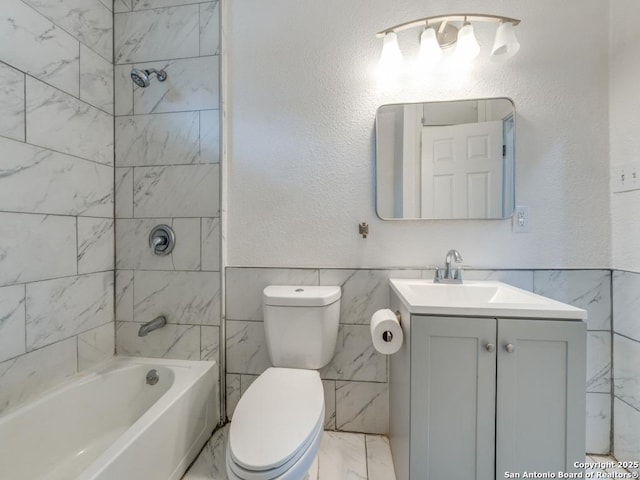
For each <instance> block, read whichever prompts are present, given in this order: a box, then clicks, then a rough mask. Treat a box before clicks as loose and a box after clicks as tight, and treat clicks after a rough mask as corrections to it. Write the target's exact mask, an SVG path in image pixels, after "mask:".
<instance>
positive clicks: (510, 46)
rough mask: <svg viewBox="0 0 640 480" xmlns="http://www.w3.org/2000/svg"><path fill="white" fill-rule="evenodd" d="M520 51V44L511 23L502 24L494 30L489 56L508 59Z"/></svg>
mask: <svg viewBox="0 0 640 480" xmlns="http://www.w3.org/2000/svg"><path fill="white" fill-rule="evenodd" d="M518 50H520V43H519V42H518V39H517V38H516V34H515V32H514V31H513V23H511V22H502V23H501V24H500V26H499V27H498V30H496V38H495V40H494V42H493V49H492V50H491V55H496V56H502V57H510V56H512V55H515V54H516V53H517V52H518Z"/></svg>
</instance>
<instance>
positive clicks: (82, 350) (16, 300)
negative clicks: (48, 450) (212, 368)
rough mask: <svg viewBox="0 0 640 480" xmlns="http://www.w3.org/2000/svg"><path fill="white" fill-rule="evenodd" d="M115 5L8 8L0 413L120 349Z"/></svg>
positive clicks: (4, 26) (41, 3) (83, 1)
mask: <svg viewBox="0 0 640 480" xmlns="http://www.w3.org/2000/svg"><path fill="white" fill-rule="evenodd" d="M112 23H113V15H112V12H111V10H110V9H109V8H107V7H106V6H105V5H104V4H103V3H101V2H99V1H98V0H66V1H65V2H52V1H49V0H23V1H21V0H3V1H2V8H1V9H0V43H1V44H2V45H5V46H7V47H8V48H4V49H2V51H1V52H0V151H1V152H2V155H0V412H2V411H4V410H6V409H8V408H11V407H12V406H14V405H16V404H18V403H21V402H23V401H25V400H26V399H28V398H29V397H31V396H33V395H36V394H38V393H39V392H41V391H43V390H45V389H47V388H49V387H52V386H55V385H56V384H57V383H59V382H61V381H63V380H64V379H65V378H67V377H69V376H71V375H73V374H75V373H76V372H78V371H79V370H82V369H85V368H88V367H91V366H92V365H94V364H95V363H96V362H100V361H102V360H104V359H106V358H109V357H111V356H112V355H113V352H114V309H113V292H114V274H113V268H114V261H113V244H114V220H113V206H114V191H113V190H114V187H113V163H114V162H113V148H114V145H113V98H112V92H113V64H112V60H111V59H112V56H113V51H112V50H113V49H112V38H113V25H112Z"/></svg>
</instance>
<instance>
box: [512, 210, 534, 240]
mask: <svg viewBox="0 0 640 480" xmlns="http://www.w3.org/2000/svg"><path fill="white" fill-rule="evenodd" d="M529 221H530V219H529V207H526V206H524V205H520V206H517V207H516V209H515V211H514V212H513V231H514V232H515V233H528V232H529Z"/></svg>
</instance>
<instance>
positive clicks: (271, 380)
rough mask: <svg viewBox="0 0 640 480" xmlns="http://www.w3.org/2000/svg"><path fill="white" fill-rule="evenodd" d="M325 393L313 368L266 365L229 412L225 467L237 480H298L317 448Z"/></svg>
mask: <svg viewBox="0 0 640 480" xmlns="http://www.w3.org/2000/svg"><path fill="white" fill-rule="evenodd" d="M323 424H324V393H323V390H322V382H321V380H320V375H319V374H318V372H316V371H314V370H299V369H290V368H273V367H272V368H269V369H267V370H266V371H265V372H264V373H263V374H262V375H260V376H259V377H258V378H257V379H256V380H255V381H254V382H253V383H252V384H251V386H250V387H249V388H248V389H247V391H246V392H245V394H244V395H243V396H242V399H241V401H240V402H239V403H238V406H237V407H236V410H235V412H234V414H233V421H232V422H231V427H230V430H229V439H228V447H227V466H228V467H230V468H228V470H231V472H232V473H233V475H234V476H233V477H232V476H230V478H237V479H242V480H272V479H278V480H285V479H292V480H294V479H300V478H302V477H303V476H304V474H305V473H306V472H307V470H308V469H309V467H310V466H311V464H312V463H313V460H314V459H315V456H316V454H317V452H318V447H319V446H320V439H321V437H322V427H323Z"/></svg>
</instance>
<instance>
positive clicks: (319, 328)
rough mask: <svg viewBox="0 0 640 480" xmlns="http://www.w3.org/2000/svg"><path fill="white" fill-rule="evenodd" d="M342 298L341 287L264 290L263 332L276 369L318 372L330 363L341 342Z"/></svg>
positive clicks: (271, 287)
mask: <svg viewBox="0 0 640 480" xmlns="http://www.w3.org/2000/svg"><path fill="white" fill-rule="evenodd" d="M340 296H341V290H340V287H325V286H306V285H305V286H295V285H270V286H268V287H267V288H265V289H264V291H263V294H262V309H263V313H264V329H265V333H266V340H267V350H268V352H269V358H270V359H271V363H272V364H273V366H274V367H285V368H305V369H309V370H316V369H319V368H322V367H324V366H325V365H326V364H327V363H329V362H330V361H331V358H333V354H334V352H335V349H336V341H337V339H338V324H339V321H340Z"/></svg>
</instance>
